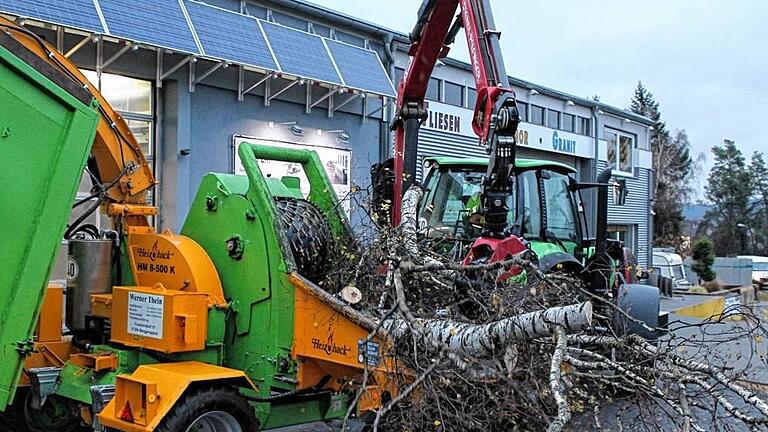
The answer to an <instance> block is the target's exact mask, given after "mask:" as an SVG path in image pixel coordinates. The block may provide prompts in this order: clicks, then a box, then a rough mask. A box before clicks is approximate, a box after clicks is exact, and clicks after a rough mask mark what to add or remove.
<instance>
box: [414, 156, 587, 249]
mask: <svg viewBox="0 0 768 432" xmlns="http://www.w3.org/2000/svg"><path fill="white" fill-rule="evenodd" d="M484 175H485V167H484V166H438V167H436V169H433V170H432V171H430V172H429V174H428V176H427V179H426V182H425V186H426V188H427V192H426V195H425V198H424V199H423V200H422V204H421V209H420V213H419V214H420V227H421V228H422V229H426V230H427V231H428V235H430V236H443V235H451V236H456V237H462V238H465V237H466V238H473V237H477V236H478V235H479V231H480V227H481V226H480V223H479V221H481V220H482V219H481V218H479V215H478V213H477V212H478V210H479V209H480V188H481V185H482V181H483V176H484ZM568 184H569V179H568V176H567V175H565V174H561V173H557V172H554V171H549V170H546V169H545V170H540V169H531V170H526V171H522V172H520V173H518V174H517V176H516V181H515V186H514V188H513V190H514V192H513V194H512V195H511V196H510V197H508V198H507V205H508V206H509V215H508V216H507V223H508V226H509V227H510V228H512V229H513V231H514V232H520V233H521V234H522V236H523V237H524V238H526V239H528V240H541V241H555V242H566V243H568V242H572V243H577V242H578V239H579V235H580V234H579V229H578V219H577V213H576V209H575V207H574V202H573V199H572V196H571V192H570V190H569V188H568ZM542 192H543V194H544V195H543V197H542V196H541V193H542ZM544 205H545V206H546V207H544V208H546V211H542V208H543V206H544ZM543 227H545V228H546V229H542V228H543Z"/></svg>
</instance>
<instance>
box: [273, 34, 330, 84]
mask: <svg viewBox="0 0 768 432" xmlns="http://www.w3.org/2000/svg"><path fill="white" fill-rule="evenodd" d="M261 25H262V26H263V27H264V32H265V33H266V34H267V39H269V43H270V45H271V46H272V51H273V52H274V53H275V57H277V62H278V63H279V64H280V70H281V71H283V72H285V73H288V74H291V75H296V76H300V77H304V78H309V79H315V80H319V81H324V82H327V83H331V84H343V82H342V81H341V78H339V74H338V73H336V68H334V67H333V61H332V60H331V57H330V56H329V55H328V51H327V50H326V49H325V46H324V45H323V41H322V39H320V36H316V35H313V34H309V33H305V32H302V31H299V30H294V29H291V28H288V27H283V26H281V25H278V24H273V23H269V22H266V21H261Z"/></svg>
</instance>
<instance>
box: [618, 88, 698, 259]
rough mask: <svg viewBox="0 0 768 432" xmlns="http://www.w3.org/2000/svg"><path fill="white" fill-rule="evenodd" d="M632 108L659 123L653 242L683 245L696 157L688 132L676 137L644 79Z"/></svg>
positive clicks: (654, 138) (655, 150)
mask: <svg viewBox="0 0 768 432" xmlns="http://www.w3.org/2000/svg"><path fill="white" fill-rule="evenodd" d="M629 109H630V110H631V111H632V112H634V113H636V114H640V115H642V116H645V117H648V118H649V119H651V120H653V121H654V122H655V124H654V127H653V128H654V129H653V131H652V132H651V139H650V141H651V151H652V158H653V168H654V170H655V171H656V175H655V176H654V181H653V192H654V196H655V197H656V202H655V204H654V208H653V210H654V213H655V214H656V216H655V218H654V227H653V241H654V244H655V245H657V246H671V247H675V248H678V249H679V248H680V246H681V244H682V235H683V225H684V223H683V222H684V220H685V218H684V217H683V203H684V202H685V201H686V199H687V197H688V195H689V194H690V182H691V171H692V167H693V160H692V159H691V154H690V143H689V141H688V135H687V134H686V133H685V131H684V130H680V131H676V133H675V134H674V136H672V134H670V132H669V131H668V130H667V126H666V123H664V121H663V120H662V118H661V111H660V110H659V103H658V102H657V101H656V99H655V98H654V97H653V93H651V92H650V91H649V90H648V89H647V88H646V87H645V86H644V85H643V83H642V82H638V83H637V88H635V95H634V97H633V98H632V101H631V102H630V105H629Z"/></svg>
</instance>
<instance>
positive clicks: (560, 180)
mask: <svg viewBox="0 0 768 432" xmlns="http://www.w3.org/2000/svg"><path fill="white" fill-rule="evenodd" d="M549 174H550V175H549V178H543V179H542V181H543V182H544V196H545V201H546V203H547V230H548V231H549V232H551V233H552V234H553V235H554V236H555V237H557V238H559V239H561V240H568V241H576V240H577V238H578V233H577V231H576V214H575V212H574V208H573V205H572V201H571V193H570V191H569V189H568V177H567V176H565V175H562V174H558V173H554V172H550V173H549Z"/></svg>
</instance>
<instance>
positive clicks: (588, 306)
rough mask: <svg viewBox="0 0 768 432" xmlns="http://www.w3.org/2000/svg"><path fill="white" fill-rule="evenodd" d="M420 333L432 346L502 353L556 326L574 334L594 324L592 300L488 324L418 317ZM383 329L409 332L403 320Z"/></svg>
mask: <svg viewBox="0 0 768 432" xmlns="http://www.w3.org/2000/svg"><path fill="white" fill-rule="evenodd" d="M414 324H415V325H416V326H417V327H418V333H420V334H421V336H422V337H423V338H424V339H426V340H427V341H428V342H429V343H431V344H432V345H433V346H435V347H437V346H443V347H447V350H448V352H450V353H452V354H458V355H462V356H468V357H487V356H491V355H494V354H496V353H502V352H504V351H505V350H506V347H507V346H508V345H510V344H512V343H515V342H521V341H527V340H532V339H538V338H541V337H546V336H550V335H552V334H553V333H554V332H555V329H556V328H557V327H562V328H564V329H565V330H566V331H567V332H570V333H575V332H580V331H583V330H586V329H587V328H589V327H591V326H592V303H591V302H584V303H578V304H573V305H569V306H561V307H554V308H551V309H545V310H541V311H536V312H530V313H526V314H523V315H518V316H514V317H510V318H506V319H503V320H499V321H495V322H492V323H488V324H479V325H478V324H466V323H456V322H451V321H446V320H439V319H430V320H423V319H419V320H417V322H416V323H414ZM383 327H384V329H385V330H386V331H387V332H389V333H390V334H391V335H392V336H393V337H395V338H402V337H404V336H406V335H408V334H410V326H409V323H408V322H407V321H405V320H402V319H391V320H387V321H385V322H384V325H383Z"/></svg>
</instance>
